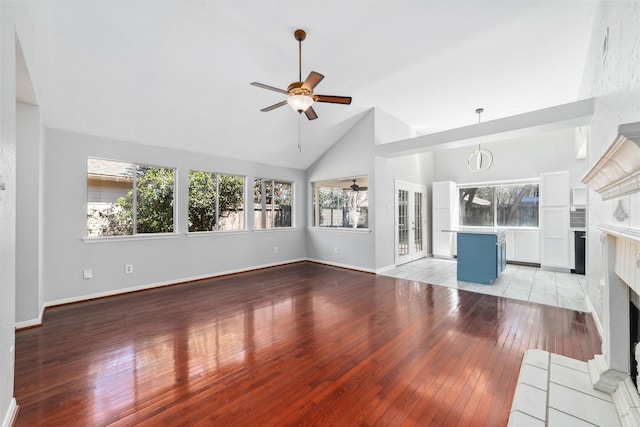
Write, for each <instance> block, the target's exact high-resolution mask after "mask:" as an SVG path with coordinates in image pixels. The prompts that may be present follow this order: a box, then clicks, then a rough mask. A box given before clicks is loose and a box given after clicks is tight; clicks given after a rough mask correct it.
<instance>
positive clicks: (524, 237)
mask: <svg viewBox="0 0 640 427" xmlns="http://www.w3.org/2000/svg"><path fill="white" fill-rule="evenodd" d="M507 261H515V262H530V263H535V264H538V263H540V231H538V230H515V229H511V230H507Z"/></svg>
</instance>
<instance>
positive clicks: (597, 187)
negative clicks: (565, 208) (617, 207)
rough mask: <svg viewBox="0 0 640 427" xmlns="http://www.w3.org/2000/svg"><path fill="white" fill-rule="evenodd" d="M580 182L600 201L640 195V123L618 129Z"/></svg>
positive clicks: (624, 125)
mask: <svg viewBox="0 0 640 427" xmlns="http://www.w3.org/2000/svg"><path fill="white" fill-rule="evenodd" d="M582 183H583V184H586V185H588V186H589V187H590V188H591V189H593V190H594V191H596V192H598V193H599V194H600V196H601V197H602V200H609V199H613V198H616V197H620V196H623V195H626V194H632V193H637V192H640V122H635V123H627V124H622V125H620V126H618V134H617V136H616V138H615V139H614V140H613V142H612V143H611V145H610V146H609V148H607V150H606V151H605V152H604V153H603V154H602V156H600V159H598V161H597V162H596V163H595V164H594V165H593V167H592V168H591V169H590V170H589V171H588V172H587V173H586V174H585V175H584V177H583V178H582Z"/></svg>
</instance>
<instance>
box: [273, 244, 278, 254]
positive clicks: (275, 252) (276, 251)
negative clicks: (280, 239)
mask: <svg viewBox="0 0 640 427" xmlns="http://www.w3.org/2000/svg"><path fill="white" fill-rule="evenodd" d="M273 253H274V254H277V253H278V247H277V246H274V247H273Z"/></svg>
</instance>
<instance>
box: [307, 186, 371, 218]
mask: <svg viewBox="0 0 640 427" xmlns="http://www.w3.org/2000/svg"><path fill="white" fill-rule="evenodd" d="M312 186H313V225H314V227H335V228H367V227H368V226H369V201H368V179H367V177H366V176H360V177H356V178H343V179H331V180H325V181H318V182H314V183H313V184H312Z"/></svg>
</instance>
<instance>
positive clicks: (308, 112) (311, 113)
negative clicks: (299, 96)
mask: <svg viewBox="0 0 640 427" xmlns="http://www.w3.org/2000/svg"><path fill="white" fill-rule="evenodd" d="M304 115H305V116H307V119H309V120H315V119H317V118H318V115H317V114H316V110H314V109H313V107H309V108H307V109H306V110H305V112H304Z"/></svg>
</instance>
